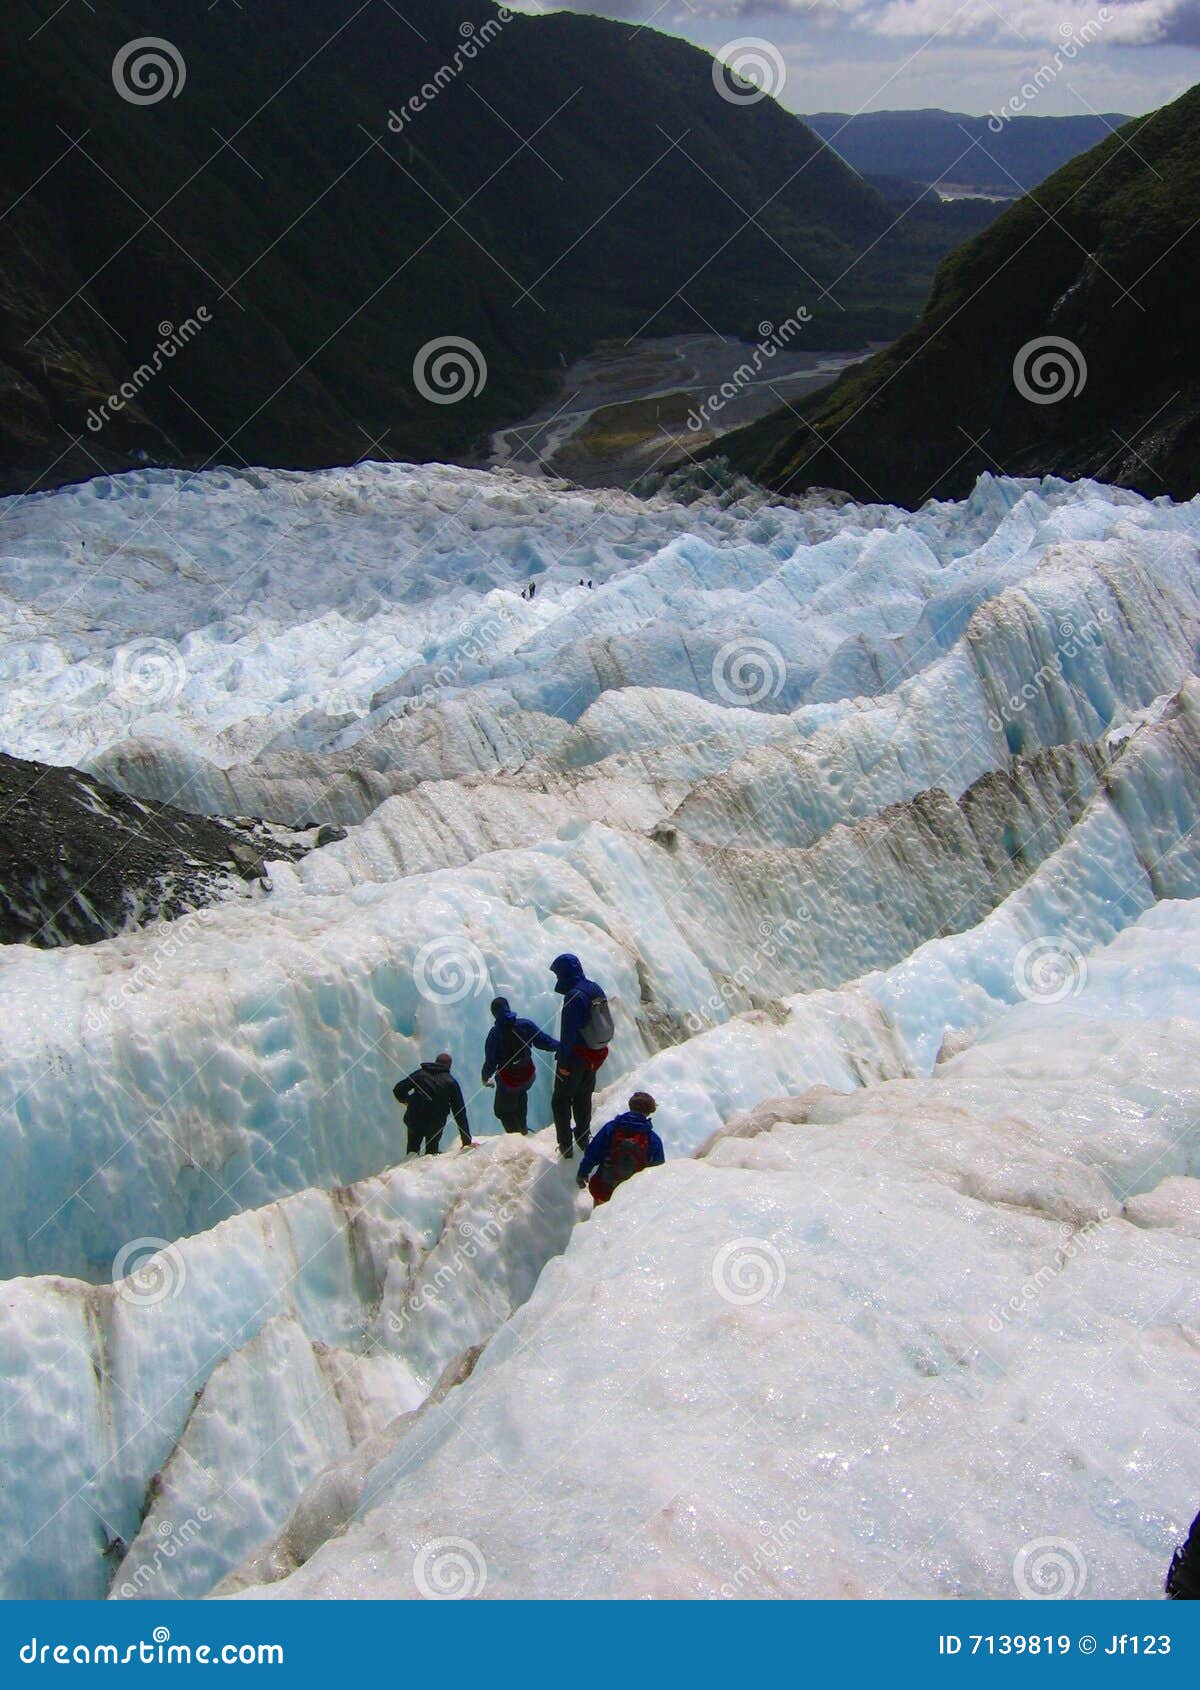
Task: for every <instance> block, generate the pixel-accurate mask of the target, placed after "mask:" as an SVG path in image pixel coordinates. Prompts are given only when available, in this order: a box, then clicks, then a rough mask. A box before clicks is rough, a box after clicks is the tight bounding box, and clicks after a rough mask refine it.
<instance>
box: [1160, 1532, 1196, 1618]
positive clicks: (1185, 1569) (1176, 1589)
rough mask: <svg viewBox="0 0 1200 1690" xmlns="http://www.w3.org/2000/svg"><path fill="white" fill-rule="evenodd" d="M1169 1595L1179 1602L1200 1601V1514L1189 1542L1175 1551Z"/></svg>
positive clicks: (1190, 1534) (1168, 1585)
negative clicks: (1179, 1600) (1180, 1600)
mask: <svg viewBox="0 0 1200 1690" xmlns="http://www.w3.org/2000/svg"><path fill="white" fill-rule="evenodd" d="M1167 1595H1168V1596H1174V1597H1175V1598H1176V1599H1177V1600H1178V1599H1180V1598H1182V1599H1183V1600H1185V1601H1186V1600H1190V1601H1193V1602H1195V1601H1200V1514H1197V1515H1196V1518H1195V1519H1194V1520H1193V1521H1192V1529H1191V1531H1190V1532H1189V1533H1188V1536H1187V1542H1186V1543H1185V1544H1184V1545H1183V1547H1182V1548H1181V1549H1177V1550H1176V1551H1175V1559H1174V1560H1173V1561H1172V1562H1171V1570H1170V1572H1169V1573H1168V1574H1167Z"/></svg>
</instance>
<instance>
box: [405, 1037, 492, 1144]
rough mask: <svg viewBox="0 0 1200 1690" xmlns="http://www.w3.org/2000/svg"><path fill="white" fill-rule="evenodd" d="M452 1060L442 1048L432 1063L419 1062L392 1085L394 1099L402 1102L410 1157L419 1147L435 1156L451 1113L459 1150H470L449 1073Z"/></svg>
mask: <svg viewBox="0 0 1200 1690" xmlns="http://www.w3.org/2000/svg"><path fill="white" fill-rule="evenodd" d="M452 1061H453V1058H452V1057H451V1056H450V1053H449V1052H448V1051H445V1050H443V1051H442V1052H441V1053H440V1054H439V1055H438V1056H436V1057H435V1058H434V1059H433V1061H432V1062H422V1064H421V1066H420V1067H419V1068H415V1069H414V1070H413V1072H412V1073H411V1074H409V1075H408V1076H407V1077H406V1078H405V1079H403V1080H400V1081H399V1082H398V1083H397V1084H396V1085H394V1086H393V1087H392V1096H393V1097H394V1098H395V1099H396V1102H397V1103H402V1104H404V1124H405V1126H406V1127H407V1128H408V1154H409V1155H410V1156H419V1155H420V1154H421V1152H422V1150H424V1152H425V1154H426V1156H436V1155H437V1153H438V1149H439V1147H440V1145H441V1142H442V1132H443V1130H444V1128H445V1125H446V1120H447V1118H448V1117H449V1116H450V1115H451V1114H453V1116H454V1119H455V1121H456V1122H457V1124H458V1136H459V1138H460V1139H461V1140H462V1147H463V1149H464V1150H470V1149H472V1148H473V1146H474V1140H473V1139H472V1137H471V1128H470V1126H469V1125H468V1124H467V1106H466V1104H465V1103H464V1102H463V1094H462V1088H461V1086H460V1085H459V1083H458V1081H457V1080H456V1079H455V1078H454V1076H453V1074H452V1073H451V1072H450V1066H451V1063H452Z"/></svg>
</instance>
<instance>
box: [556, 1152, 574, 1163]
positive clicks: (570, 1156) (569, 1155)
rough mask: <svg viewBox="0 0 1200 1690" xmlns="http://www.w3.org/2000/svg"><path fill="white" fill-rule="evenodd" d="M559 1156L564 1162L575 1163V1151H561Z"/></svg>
mask: <svg viewBox="0 0 1200 1690" xmlns="http://www.w3.org/2000/svg"><path fill="white" fill-rule="evenodd" d="M558 1154H559V1157H560V1159H561V1160H562V1161H564V1162H573V1161H574V1160H575V1152H574V1151H573V1150H560V1151H559V1153H558Z"/></svg>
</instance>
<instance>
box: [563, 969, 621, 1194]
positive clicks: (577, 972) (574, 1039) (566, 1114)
mask: <svg viewBox="0 0 1200 1690" xmlns="http://www.w3.org/2000/svg"><path fill="white" fill-rule="evenodd" d="M550 970H551V972H552V973H553V975H554V979H555V986H554V990H555V991H556V992H558V993H560V994H561V996H562V1000H563V1006H562V1018H561V1021H560V1023H559V1029H558V1064H557V1066H556V1068H555V1070H554V1090H553V1092H552V1093H551V1096H550V1109H551V1112H552V1114H553V1116H554V1130H555V1132H556V1133H557V1135H558V1153H559V1155H560V1156H561V1157H562V1159H563V1161H564V1162H569V1161H571V1159H572V1158H573V1156H574V1154H575V1151H574V1149H573V1147H572V1144H571V1123H572V1119H573V1120H574V1129H575V1143H576V1144H577V1145H578V1146H579V1148H580V1150H586V1149H587V1144H588V1140H589V1139H590V1138H591V1136H592V1094H593V1093H594V1092H595V1090H596V1075H597V1073H598V1072H599V1070H600V1069H601V1068H602V1067H603V1065H604V1062H605V1059H606V1058H607V1056H608V1045H609V1040H610V1039H611V1038H612V1036H613V1019H612V1011H611V1009H610V1008H609V1006H608V997H607V995H606V994H605V991H604V988H603V986H598V985H597V984H596V982H595V981H594V980H589V979H588V977H587V975H586V974H585V973H584V972H583V964H582V963H581V962H580V960H579V958H578V957H577V956H573V955H572V954H571V953H570V952H569V951H567V952H564V954H563V955H562V956H556V957H555V959H554V961H553V962H552V963H551V964H550Z"/></svg>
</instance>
